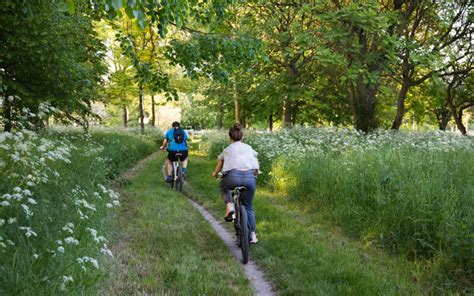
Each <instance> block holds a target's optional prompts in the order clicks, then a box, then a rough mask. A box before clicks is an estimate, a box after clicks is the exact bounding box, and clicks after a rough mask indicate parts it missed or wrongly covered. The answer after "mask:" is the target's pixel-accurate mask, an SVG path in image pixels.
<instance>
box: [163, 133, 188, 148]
mask: <svg viewBox="0 0 474 296" xmlns="http://www.w3.org/2000/svg"><path fill="white" fill-rule="evenodd" d="M183 133H184V141H183V143H176V142H175V140H174V128H172V129H170V130H169V131H167V132H166V133H165V139H168V142H169V146H168V150H170V151H184V150H188V146H187V145H186V140H187V139H188V134H187V133H186V131H184V130H183Z"/></svg>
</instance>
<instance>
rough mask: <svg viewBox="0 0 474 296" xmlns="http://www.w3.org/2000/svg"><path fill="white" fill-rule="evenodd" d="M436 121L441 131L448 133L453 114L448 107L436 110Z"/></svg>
mask: <svg viewBox="0 0 474 296" xmlns="http://www.w3.org/2000/svg"><path fill="white" fill-rule="evenodd" d="M434 113H435V115H436V121H437V122H438V127H439V130H440V131H446V127H447V126H448V122H449V119H450V118H451V112H450V111H449V109H447V108H446V107H442V108H438V109H436V110H435V112H434Z"/></svg>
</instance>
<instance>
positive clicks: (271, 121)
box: [268, 113, 273, 131]
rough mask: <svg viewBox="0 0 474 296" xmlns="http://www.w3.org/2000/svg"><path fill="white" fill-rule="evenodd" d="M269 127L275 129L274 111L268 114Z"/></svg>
mask: <svg viewBox="0 0 474 296" xmlns="http://www.w3.org/2000/svg"><path fill="white" fill-rule="evenodd" d="M268 129H269V130H270V131H273V113H271V114H270V115H269V116H268Z"/></svg>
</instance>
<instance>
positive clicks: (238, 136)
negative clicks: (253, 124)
mask: <svg viewBox="0 0 474 296" xmlns="http://www.w3.org/2000/svg"><path fill="white" fill-rule="evenodd" d="M229 137H230V139H231V140H232V141H234V142H237V141H241V140H242V138H243V137H244V133H243V132H242V126H241V125H240V123H236V124H234V126H233V127H231V128H230V130H229Z"/></svg>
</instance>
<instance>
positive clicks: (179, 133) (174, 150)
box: [160, 121, 188, 183]
mask: <svg viewBox="0 0 474 296" xmlns="http://www.w3.org/2000/svg"><path fill="white" fill-rule="evenodd" d="M187 139H188V135H187V133H186V132H185V131H184V130H183V129H182V128H181V127H180V125H179V122H178V121H175V122H173V124H172V128H171V129H170V130H168V131H167V132H166V133H165V139H164V141H163V145H161V147H160V149H161V150H165V148H166V147H168V149H167V150H168V177H167V178H166V182H168V183H170V182H172V181H173V177H172V175H171V174H172V172H173V166H172V162H173V161H178V159H179V160H180V161H181V164H182V167H183V175H184V176H185V175H186V167H187V165H188V145H187V143H186V141H187ZM168 144H169V145H168ZM178 153H179V155H176V154H178Z"/></svg>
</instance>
